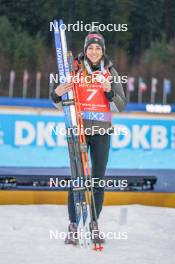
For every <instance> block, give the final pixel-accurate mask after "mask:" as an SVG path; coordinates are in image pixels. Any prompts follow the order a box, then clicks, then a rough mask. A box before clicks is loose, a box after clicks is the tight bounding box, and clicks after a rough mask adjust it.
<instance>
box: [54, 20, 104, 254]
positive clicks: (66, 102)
mask: <svg viewBox="0 0 175 264" xmlns="http://www.w3.org/2000/svg"><path fill="white" fill-rule="evenodd" d="M53 24H54V36H55V47H56V55H57V65H58V72H59V80H60V84H64V83H66V82H67V81H66V80H68V79H69V80H70V76H72V77H73V76H75V72H74V65H73V56H72V53H71V52H68V51H67V42H66V36H65V30H64V24H63V20H59V22H58V21H56V20H54V23H53ZM77 95H78V93H77V86H76V84H74V83H73V89H72V90H71V91H69V92H68V93H66V94H64V95H63V96H62V106H63V111H64V117H65V126H66V129H67V131H69V133H67V143H68V150H69V158H70V165H71V179H72V180H73V181H74V180H76V179H82V177H83V178H84V180H91V171H90V166H89V161H88V153H87V144H86V139H85V134H84V133H82V131H83V130H82V129H81V128H82V127H83V120H82V115H81V110H80V104H79V99H78V97H77ZM75 129H77V131H81V132H79V134H77V133H76V134H75V133H74V131H75ZM80 182H81V181H80ZM73 196H74V205H75V212H76V223H77V234H78V241H79V245H80V247H88V248H89V247H92V244H93V245H94V247H93V249H94V250H100V251H101V250H102V249H103V247H102V245H101V243H100V242H99V241H98V242H97V241H96V240H95V239H94V238H92V235H91V234H92V232H93V230H94V229H95V231H97V233H99V230H98V222H97V215H96V208H95V201H94V193H93V187H92V186H90V187H86V188H85V187H84V186H83V187H82V186H78V187H77V188H73ZM93 216H94V218H95V221H93Z"/></svg>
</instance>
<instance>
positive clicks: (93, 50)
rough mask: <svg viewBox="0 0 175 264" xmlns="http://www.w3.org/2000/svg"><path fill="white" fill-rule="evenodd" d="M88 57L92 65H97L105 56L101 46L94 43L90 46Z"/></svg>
mask: <svg viewBox="0 0 175 264" xmlns="http://www.w3.org/2000/svg"><path fill="white" fill-rule="evenodd" d="M86 55H87V57H88V59H89V60H90V61H91V62H92V64H97V63H98V62H99V61H100V60H101V58H102V55H103V51H102V48H101V46H100V45H98V44H95V43H92V44H90V45H89V46H88V48H87V51H86Z"/></svg>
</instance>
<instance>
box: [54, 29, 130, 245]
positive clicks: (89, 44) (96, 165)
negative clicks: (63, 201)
mask: <svg viewBox="0 0 175 264" xmlns="http://www.w3.org/2000/svg"><path fill="white" fill-rule="evenodd" d="M75 70H76V74H77V76H79V77H83V78H82V79H81V81H80V83H79V84H78V94H79V101H80V105H81V111H82V114H83V115H82V116H83V125H84V131H85V135H86V141H87V146H88V149H89V150H90V157H91V164H92V169H91V172H92V177H93V178H96V181H95V182H96V184H95V186H94V187H93V188H94V199H95V206H96V212H97V218H99V215H100V212H101V210H102V205H103V200H104V188H102V187H100V186H99V184H98V181H99V180H101V179H104V175H105V170H106V166H107V161H108V156H109V148H110V134H111V132H112V125H111V114H110V103H112V102H113V103H114V105H115V106H116V108H117V111H119V112H120V111H122V110H123V109H124V107H125V105H126V99H125V94H124V91H123V88H122V85H121V83H120V82H119V80H118V73H117V71H116V70H115V69H114V67H113V64H112V62H111V61H110V60H109V59H108V57H107V55H106V54H105V41H104V38H103V36H102V35H101V34H99V33H98V32H91V33H90V34H88V35H87V37H86V38H85V43H84V52H83V53H81V54H79V55H78V57H77V58H76V59H75ZM94 76H96V77H97V79H96V80H98V76H101V77H105V78H106V77H107V76H111V78H112V82H111V81H107V78H106V79H105V80H106V81H105V82H104V79H103V82H101V81H100V79H99V82H98V84H97V83H93V77H94ZM84 77H88V78H84ZM82 80H83V81H82ZM85 80H88V82H87V81H85ZM89 80H90V81H89ZM108 80H111V79H108ZM71 89H72V84H71V83H67V84H60V85H58V86H57V87H56V89H55V91H54V92H53V93H52V99H53V101H54V102H55V103H56V104H57V103H60V102H61V96H62V95H63V94H64V93H67V92H69V91H70V90H71ZM86 131H87V132H86ZM101 131H103V132H102V133H101ZM68 213H69V220H70V224H69V232H76V215H75V206H74V198H73V192H72V190H69V194H68ZM94 220H95V219H94ZM99 239H100V238H99ZM65 242H66V243H73V244H75V243H76V241H74V240H73V238H70V237H69V239H66V241H65ZM100 242H103V241H102V240H101V241H100Z"/></svg>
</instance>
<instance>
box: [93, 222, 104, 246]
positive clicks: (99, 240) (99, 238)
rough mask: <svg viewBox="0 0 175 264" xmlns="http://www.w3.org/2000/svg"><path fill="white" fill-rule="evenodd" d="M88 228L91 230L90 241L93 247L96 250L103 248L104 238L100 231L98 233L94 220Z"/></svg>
mask: <svg viewBox="0 0 175 264" xmlns="http://www.w3.org/2000/svg"><path fill="white" fill-rule="evenodd" d="M90 230H91V238H92V243H93V244H94V248H93V249H94V250H96V251H97V250H99V251H101V250H102V249H103V248H104V247H103V244H104V243H105V239H104V236H103V235H102V233H100V231H99V229H98V225H97V222H96V221H93V222H91V223H90Z"/></svg>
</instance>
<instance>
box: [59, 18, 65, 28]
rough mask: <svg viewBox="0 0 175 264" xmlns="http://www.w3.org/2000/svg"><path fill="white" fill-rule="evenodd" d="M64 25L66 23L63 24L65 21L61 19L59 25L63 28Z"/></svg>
mask: <svg viewBox="0 0 175 264" xmlns="http://www.w3.org/2000/svg"><path fill="white" fill-rule="evenodd" d="M62 24H64V22H63V19H62V18H61V19H60V20H59V25H60V26H61V25H62Z"/></svg>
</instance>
